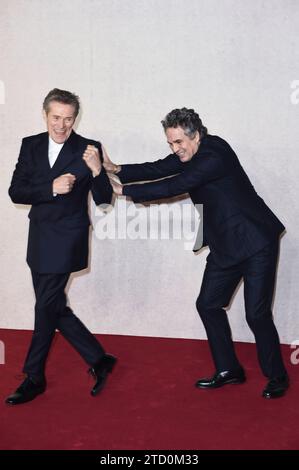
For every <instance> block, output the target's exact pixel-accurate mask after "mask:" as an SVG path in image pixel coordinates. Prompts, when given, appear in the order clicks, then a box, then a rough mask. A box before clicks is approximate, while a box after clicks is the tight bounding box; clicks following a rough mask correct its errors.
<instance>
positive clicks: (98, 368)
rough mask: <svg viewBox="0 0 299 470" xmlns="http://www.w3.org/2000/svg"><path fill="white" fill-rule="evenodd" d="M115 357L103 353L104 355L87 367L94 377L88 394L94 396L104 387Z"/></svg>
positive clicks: (114, 362)
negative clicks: (94, 363)
mask: <svg viewBox="0 0 299 470" xmlns="http://www.w3.org/2000/svg"><path fill="white" fill-rule="evenodd" d="M116 361H117V359H116V357H114V356H112V355H111V354H105V355H104V357H103V358H102V359H101V360H100V362H98V364H96V365H94V366H93V367H91V368H90V369H89V371H88V372H89V373H90V374H91V375H92V376H93V377H94V379H95V381H96V383H95V384H94V386H93V388H92V389H91V391H90V394H91V395H92V396H93V397H95V396H96V395H97V394H98V393H99V392H100V391H101V390H102V388H103V387H104V385H105V383H106V380H107V377H108V374H109V373H111V372H112V370H113V367H114V366H115V364H116Z"/></svg>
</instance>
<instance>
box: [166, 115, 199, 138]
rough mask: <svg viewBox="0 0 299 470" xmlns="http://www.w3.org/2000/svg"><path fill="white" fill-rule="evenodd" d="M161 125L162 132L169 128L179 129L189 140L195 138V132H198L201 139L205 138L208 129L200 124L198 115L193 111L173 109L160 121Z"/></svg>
mask: <svg viewBox="0 0 299 470" xmlns="http://www.w3.org/2000/svg"><path fill="white" fill-rule="evenodd" d="M161 124H162V126H163V128H164V131H166V129H169V128H170V127H181V128H182V129H183V130H184V133H185V134H186V135H187V136H188V137H190V138H191V139H193V138H194V137H195V134H196V131H198V132H199V135H200V137H201V138H203V137H205V136H206V135H207V133H208V129H207V128H206V127H205V126H204V125H203V124H202V122H201V119H200V117H199V115H198V114H197V113H196V112H195V111H194V109H188V108H181V109H173V110H172V111H170V113H168V114H167V115H166V117H165V118H164V119H163V121H161Z"/></svg>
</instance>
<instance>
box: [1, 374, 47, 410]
mask: <svg viewBox="0 0 299 470" xmlns="http://www.w3.org/2000/svg"><path fill="white" fill-rule="evenodd" d="M46 386H47V383H46V381H45V380H43V381H42V382H38V383H36V382H34V381H33V380H32V378H30V377H27V378H26V379H25V380H24V382H23V383H22V384H21V385H20V386H19V388H17V390H16V391H15V393H12V394H11V395H9V397H7V398H6V400H5V403H7V404H8V405H20V404H22V403H26V402H27V401H31V400H34V398H36V397H37V396H38V395H40V394H41V393H44V391H45V390H46Z"/></svg>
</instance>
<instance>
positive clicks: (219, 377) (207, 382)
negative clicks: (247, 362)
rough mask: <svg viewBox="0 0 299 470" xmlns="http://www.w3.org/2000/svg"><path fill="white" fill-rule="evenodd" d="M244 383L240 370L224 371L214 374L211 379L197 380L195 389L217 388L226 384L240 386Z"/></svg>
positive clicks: (242, 372) (243, 375)
mask: <svg viewBox="0 0 299 470" xmlns="http://www.w3.org/2000/svg"><path fill="white" fill-rule="evenodd" d="M245 381H246V377H245V373H244V370H243V369H242V368H240V369H235V370H224V371H222V372H216V373H215V374H214V375H213V377H209V378H203V379H199V380H198V381H197V382H196V384H195V387H198V388H218V387H222V386H223V385H226V384H242V383H243V382H245Z"/></svg>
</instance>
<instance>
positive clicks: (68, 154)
mask: <svg viewBox="0 0 299 470" xmlns="http://www.w3.org/2000/svg"><path fill="white" fill-rule="evenodd" d="M77 149H78V136H77V134H76V133H75V132H74V131H72V133H71V135H70V137H69V138H68V140H67V141H66V142H65V144H64V146H63V147H62V149H61V150H60V152H59V155H58V157H57V159H56V162H55V163H54V165H53V166H52V168H51V176H52V177H54V178H56V177H57V176H60V175H62V174H63V171H64V170H65V168H67V167H68V166H69V165H70V164H71V162H72V161H73V160H74V159H75V158H76V151H77Z"/></svg>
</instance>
